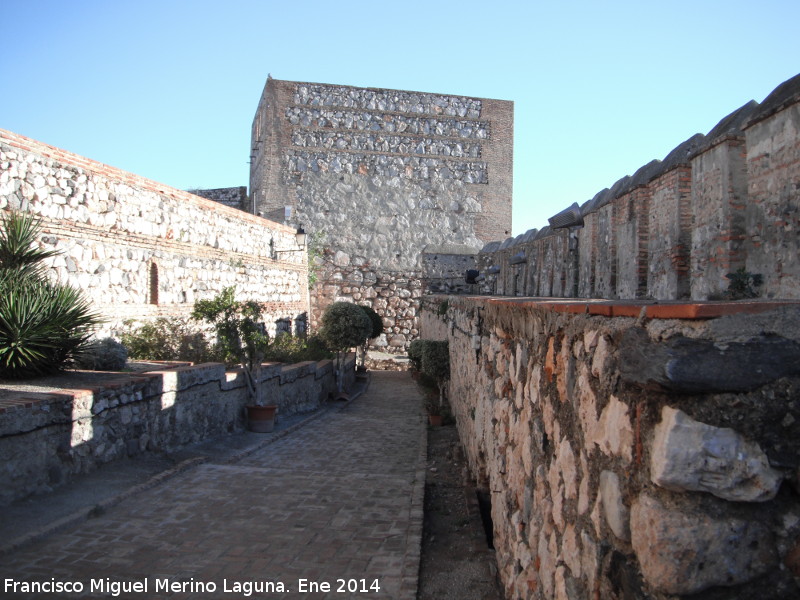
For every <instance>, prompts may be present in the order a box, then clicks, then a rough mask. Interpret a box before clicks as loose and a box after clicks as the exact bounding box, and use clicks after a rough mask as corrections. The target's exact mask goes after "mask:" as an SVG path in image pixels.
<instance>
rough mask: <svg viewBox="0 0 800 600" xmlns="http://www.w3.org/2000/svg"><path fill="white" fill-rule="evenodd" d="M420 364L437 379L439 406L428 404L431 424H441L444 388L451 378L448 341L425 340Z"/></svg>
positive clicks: (427, 373)
mask: <svg viewBox="0 0 800 600" xmlns="http://www.w3.org/2000/svg"><path fill="white" fill-rule="evenodd" d="M420 354H421V357H420V365H421V367H422V372H423V373H424V374H425V375H427V376H428V377H430V378H431V379H433V380H434V381H436V385H437V387H438V388H439V399H438V400H439V402H438V406H432V403H429V404H428V414H429V419H430V422H431V425H437V424H438V425H441V419H442V416H441V415H442V411H443V409H444V390H445V387H447V382H448V381H449V379H450V348H449V344H448V343H447V342H446V341H441V342H440V341H433V340H425V343H424V344H423V345H422V348H421V352H420Z"/></svg>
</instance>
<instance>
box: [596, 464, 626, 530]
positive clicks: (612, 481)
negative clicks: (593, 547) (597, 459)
mask: <svg viewBox="0 0 800 600" xmlns="http://www.w3.org/2000/svg"><path fill="white" fill-rule="evenodd" d="M600 498H601V499H602V502H603V514H604V515H605V517H606V523H608V526H609V528H610V529H611V531H612V532H613V533H614V535H615V536H617V537H618V538H619V539H621V540H625V541H626V542H627V541H630V539H631V528H630V511H629V510H628V507H627V506H625V503H624V502H623V501H622V492H621V491H620V488H619V477H618V476H617V474H616V473H614V472H612V471H603V472H602V473H600Z"/></svg>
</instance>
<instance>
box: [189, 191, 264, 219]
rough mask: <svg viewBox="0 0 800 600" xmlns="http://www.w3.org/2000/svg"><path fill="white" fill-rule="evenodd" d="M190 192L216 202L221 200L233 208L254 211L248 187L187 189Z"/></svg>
mask: <svg viewBox="0 0 800 600" xmlns="http://www.w3.org/2000/svg"><path fill="white" fill-rule="evenodd" d="M187 191H188V192H189V193H190V194H194V195H195V196H200V197H201V198H208V199H209V200H213V201H214V202H219V203H220V204H224V205H225V206H230V207H231V208H238V209H239V210H243V211H246V212H249V213H252V212H253V210H252V206H250V200H249V199H248V197H247V187H246V186H243V185H242V186H239V187H229V188H214V189H211V190H187Z"/></svg>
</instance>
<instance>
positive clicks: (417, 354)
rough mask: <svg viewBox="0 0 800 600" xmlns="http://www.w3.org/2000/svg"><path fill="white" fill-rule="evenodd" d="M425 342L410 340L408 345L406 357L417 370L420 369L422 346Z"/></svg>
mask: <svg viewBox="0 0 800 600" xmlns="http://www.w3.org/2000/svg"><path fill="white" fill-rule="evenodd" d="M425 342H426V340H412V342H411V343H410V344H409V345H408V359H409V360H410V361H411V366H412V367H414V369H416V370H417V371H421V370H422V347H423V346H424V345H425Z"/></svg>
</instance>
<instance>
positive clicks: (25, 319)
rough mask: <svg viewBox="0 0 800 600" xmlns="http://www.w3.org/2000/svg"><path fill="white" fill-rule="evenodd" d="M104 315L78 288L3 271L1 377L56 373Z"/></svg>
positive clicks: (0, 283)
mask: <svg viewBox="0 0 800 600" xmlns="http://www.w3.org/2000/svg"><path fill="white" fill-rule="evenodd" d="M99 322H100V318H99V317H98V315H97V314H95V313H94V312H93V311H92V310H91V308H90V306H89V304H88V302H87V301H86V300H85V299H84V298H83V297H82V296H81V294H80V292H79V291H78V290H76V289H75V288H73V287H71V286H68V285H63V284H58V283H52V282H50V281H47V280H45V279H39V278H34V277H13V276H9V274H8V273H5V274H3V275H2V276H0V377H6V378H21V377H31V376H37V375H44V374H48V373H53V372H56V371H58V370H59V369H61V368H62V367H63V366H65V365H66V364H68V363H69V362H70V361H71V360H73V359H74V358H75V356H76V355H77V354H78V353H79V352H80V350H81V349H82V347H83V346H84V345H85V344H86V342H87V341H88V339H89V338H90V337H91V334H92V330H93V328H94V326H95V325H97V324H98V323H99Z"/></svg>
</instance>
